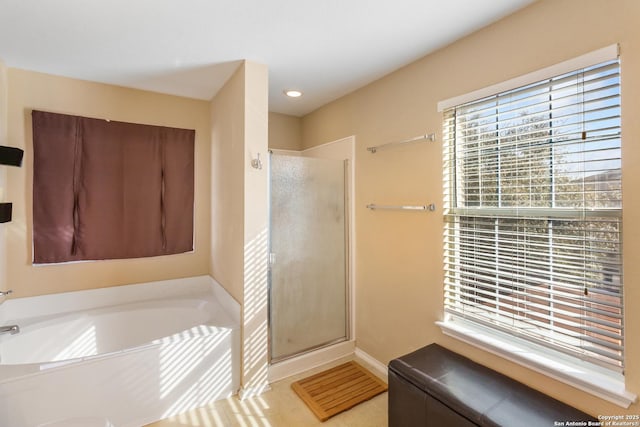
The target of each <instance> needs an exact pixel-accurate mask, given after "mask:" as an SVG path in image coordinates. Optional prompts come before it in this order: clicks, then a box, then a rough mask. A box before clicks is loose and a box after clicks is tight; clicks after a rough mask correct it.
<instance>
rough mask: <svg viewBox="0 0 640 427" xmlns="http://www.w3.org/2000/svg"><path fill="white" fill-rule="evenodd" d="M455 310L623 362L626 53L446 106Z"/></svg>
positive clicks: (448, 272) (457, 317) (448, 246)
mask: <svg viewBox="0 0 640 427" xmlns="http://www.w3.org/2000/svg"><path fill="white" fill-rule="evenodd" d="M444 134H445V135H444V136H445V159H444V160H445V204H446V207H447V210H446V212H445V219H446V226H445V236H444V248H445V250H444V260H445V284H444V286H445V293H444V296H445V301H444V305H445V311H446V313H447V316H448V321H449V320H450V321H452V322H456V321H462V322H470V323H472V324H474V325H481V326H483V327H487V328H490V329H491V330H498V331H501V332H503V333H507V334H509V335H510V336H517V337H519V338H521V339H524V340H526V341H527V342H529V343H534V344H537V345H543V346H546V347H550V348H551V349H553V350H557V351H560V352H563V353H567V354H569V355H571V356H575V357H577V358H579V359H581V360H586V361H588V362H592V363H594V364H597V365H601V366H603V367H605V368H606V369H607V370H608V371H617V372H622V371H623V369H624V366H623V360H624V358H623V351H624V338H623V311H622V306H623V304H622V302H623V295H622V289H623V287H622V261H621V259H622V230H621V227H622V192H621V136H620V75H619V63H618V60H617V59H615V60H611V61H607V62H604V63H598V64H597V65H592V66H588V67H586V68H581V69H580V70H577V71H572V72H568V73H563V74H561V75H555V76H554V77H551V78H546V79H544V80H541V81H536V82H534V83H529V84H527V85H525V86H521V87H518V88H516V89H510V90H505V91H500V92H499V93H494V94H493V95H491V96H485V97H482V98H481V99H477V100H473V101H469V102H466V101H465V102H464V103H460V104H458V105H455V106H453V107H451V108H448V109H446V110H445V111H444Z"/></svg>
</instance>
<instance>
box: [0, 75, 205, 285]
mask: <svg viewBox="0 0 640 427" xmlns="http://www.w3.org/2000/svg"><path fill="white" fill-rule="evenodd" d="M8 88H9V90H8V101H7V107H8V108H7V119H8V124H9V126H8V137H7V141H6V144H7V145H12V146H16V147H20V148H23V149H24V150H25V156H24V161H23V166H22V167H21V168H10V169H9V168H7V169H6V174H7V195H6V199H7V200H10V201H12V202H13V221H12V222H11V223H9V224H6V225H5V226H4V227H5V230H4V231H5V233H6V245H7V256H6V264H7V265H6V275H7V282H8V285H10V287H11V288H12V289H13V290H14V292H15V294H14V296H15V297H24V296H32V295H41V294H49V293H56V292H65V291H74V290H81V289H91V288H98V287H107V286H115V285H121V284H129V283H137V282H147V281H153V280H162V279H171V278H178V277H186V276H195V275H201V274H207V273H208V270H209V263H208V254H209V246H210V244H209V239H210V223H209V218H210V213H209V212H210V196H209V193H210V182H209V175H210V163H209V157H210V155H209V150H210V132H209V129H210V118H209V103H208V102H204V101H196V100H190V99H186V98H180V97H175V96H168V95H160V94H156V93H151V92H144V91H139V90H132V89H126V88H121V87H116V86H110V85H104V84H98V83H90V82H85V81H79V80H73V79H68V78H62V77H56V76H51V75H46V74H39V73H34V72H29V71H23V70H18V69H13V68H9V70H8ZM1 99H2V98H1V97H0V100H1ZM32 109H37V110H45V111H52V112H59V113H66V114H75V115H81V116H87V117H97V118H105V119H111V120H118V121H125V122H133V123H144V124H153V125H161V126H171V127H179V128H188V129H195V130H196V140H195V160H196V162H195V251H194V252H192V253H186V254H180V255H171V256H162V257H154V258H142V259H132V260H110V261H95V262H82V263H72V264H58V265H47V266H37V267H34V266H33V265H32V263H31V259H32V251H31V239H32V228H31V227H32V225H31V224H32V214H31V211H32V202H31V199H32V188H31V187H32V175H33V170H32V168H33V156H32V134H31V110H32Z"/></svg>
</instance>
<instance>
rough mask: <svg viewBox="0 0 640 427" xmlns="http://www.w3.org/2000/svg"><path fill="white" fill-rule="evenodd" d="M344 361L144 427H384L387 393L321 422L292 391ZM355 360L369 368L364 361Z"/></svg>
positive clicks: (385, 422)
mask: <svg viewBox="0 0 640 427" xmlns="http://www.w3.org/2000/svg"><path fill="white" fill-rule="evenodd" d="M346 360H348V359H344V360H339V361H336V362H334V363H332V364H328V365H326V366H322V367H320V368H318V369H313V370H311V371H309V372H305V373H303V374H299V375H295V376H293V377H290V378H287V379H284V380H282V381H278V382H276V383H273V384H271V390H269V391H267V392H265V393H263V394H262V395H260V396H257V397H253V398H248V399H245V400H239V399H238V398H237V397H235V396H234V397H230V398H228V399H225V400H219V401H217V402H214V403H212V404H210V405H208V406H205V407H203V408H198V409H195V410H193V411H189V412H186V413H184V414H180V415H176V416H175V417H171V418H169V419H166V420H163V421H159V422H156V423H153V424H149V425H148V426H147V427H187V426H197V427H312V426H323V427H387V393H383V394H380V395H378V396H376V397H374V398H373V399H371V400H369V401H366V402H364V403H361V404H360V405H358V406H356V407H355V408H352V409H350V410H349V411H346V412H343V413H341V414H338V415H336V416H334V417H332V418H330V419H329V420H327V421H325V422H324V423H321V422H320V421H318V419H317V418H316V417H315V415H313V413H312V412H311V411H310V410H309V409H308V408H307V406H306V405H305V404H304V402H302V400H300V398H298V396H297V395H296V394H295V393H294V392H293V390H291V383H292V382H294V381H297V380H299V379H301V378H305V377H307V376H309V375H312V374H314V373H316V372H320V371H322V370H324V369H328V368H330V367H332V366H335V365H338V364H340V363H344V362H345V361H346ZM356 360H357V362H358V363H360V364H361V365H362V366H365V367H367V368H369V369H371V368H370V367H369V366H367V364H366V363H365V362H364V361H362V360H359V359H356ZM372 372H374V371H373V370H372Z"/></svg>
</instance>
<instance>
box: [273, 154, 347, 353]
mask: <svg viewBox="0 0 640 427" xmlns="http://www.w3.org/2000/svg"><path fill="white" fill-rule="evenodd" d="M273 155H276V156H292V157H306V156H301V155H297V154H278V153H274V152H273V150H269V162H268V173H269V188H268V193H269V196H268V197H269V236H268V246H269V253H268V257H269V259H268V262H267V265H268V267H267V287H268V290H267V295H268V304H267V311H268V313H267V330H268V337H267V353H268V356H269V364H270V365H271V364H274V363H278V362H283V361H285V360H289V359H293V358H296V357H299V356H302V355H305V354H307V353H311V352H313V351H317V350H320V349H323V348H327V347H330V346H332V345H335V344H339V343H342V342H346V341H349V340H350V339H351V332H352V331H351V328H352V319H351V315H352V313H351V309H352V306H351V301H352V295H351V268H352V266H351V234H350V231H351V227H352V226H353V225H352V224H351V219H352V218H351V209H350V204H349V202H350V196H351V195H350V194H349V193H350V192H349V188H350V186H349V179H350V174H349V159H343V160H341V161H342V162H343V176H344V179H343V185H344V190H343V195H344V202H343V203H344V218H345V220H344V245H345V248H344V251H345V252H344V253H345V256H344V263H345V266H344V267H345V268H344V274H345V278H344V283H345V286H344V292H345V306H344V317H345V335H344V337H340V338H336V339H334V340H330V341H327V342H324V343H321V344H318V345H314V346H312V347H310V348H307V349H304V350H301V351H299V352H297V353H294V354H290V355H286V356H280V357H276V358H274V357H273V356H272V326H273V325H272V324H271V314H272V313H271V309H272V293H271V291H272V283H273V280H272V279H273V277H272V265H273V264H274V262H273V259H274V253H273V251H272V239H271V233H272V230H271V215H272V211H271V194H272V192H271V191H272V189H271V172H272V171H271V158H272V156H273ZM306 158H311V159H313V158H315V157H306ZM336 161H338V160H336Z"/></svg>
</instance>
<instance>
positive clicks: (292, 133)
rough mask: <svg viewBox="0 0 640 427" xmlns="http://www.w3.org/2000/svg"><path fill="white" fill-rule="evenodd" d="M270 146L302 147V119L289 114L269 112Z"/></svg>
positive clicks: (280, 148)
mask: <svg viewBox="0 0 640 427" xmlns="http://www.w3.org/2000/svg"><path fill="white" fill-rule="evenodd" d="M269 148H271V149H277V150H301V149H302V119H301V118H300V117H295V116H289V115H287V114H280V113H269Z"/></svg>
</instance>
